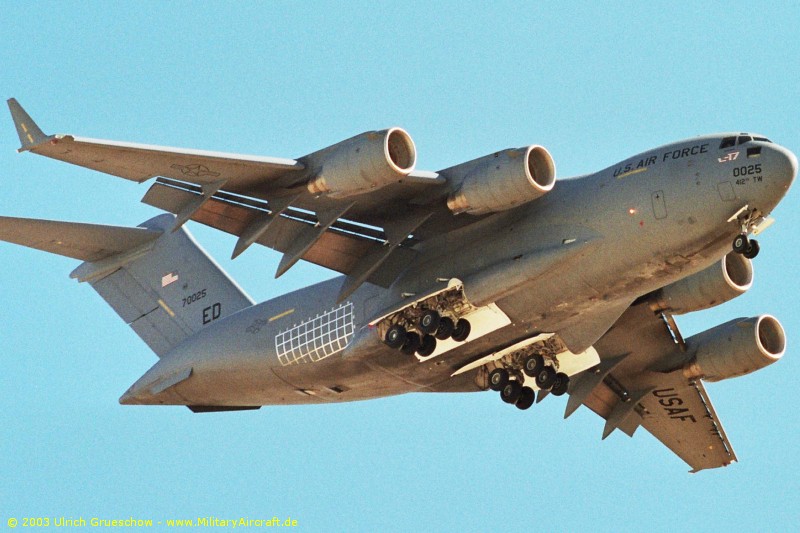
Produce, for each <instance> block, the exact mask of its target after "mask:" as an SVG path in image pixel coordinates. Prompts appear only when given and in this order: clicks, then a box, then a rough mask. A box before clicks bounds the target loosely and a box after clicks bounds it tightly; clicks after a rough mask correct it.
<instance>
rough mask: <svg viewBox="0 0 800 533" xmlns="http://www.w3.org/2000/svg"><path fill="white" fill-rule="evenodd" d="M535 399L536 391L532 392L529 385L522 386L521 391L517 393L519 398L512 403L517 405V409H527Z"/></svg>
mask: <svg viewBox="0 0 800 533" xmlns="http://www.w3.org/2000/svg"><path fill="white" fill-rule="evenodd" d="M535 399H536V393H535V392H533V389H532V388H530V387H522V391H521V392H520V394H519V398H517V401H516V403H515V404H514V405H516V406H517V409H520V410H522V411H524V410H525V409H529V408H530V406H531V405H533V401H534V400H535Z"/></svg>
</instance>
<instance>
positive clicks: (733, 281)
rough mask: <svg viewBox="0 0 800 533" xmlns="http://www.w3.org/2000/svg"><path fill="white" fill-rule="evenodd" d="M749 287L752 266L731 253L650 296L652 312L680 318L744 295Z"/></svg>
mask: <svg viewBox="0 0 800 533" xmlns="http://www.w3.org/2000/svg"><path fill="white" fill-rule="evenodd" d="M752 284H753V263H752V262H751V261H750V260H749V259H747V258H746V257H744V256H743V255H740V254H737V253H734V252H731V253H729V254H728V255H726V256H725V257H723V258H722V259H721V260H720V261H719V262H717V263H714V264H713V265H711V266H710V267H708V268H706V269H705V270H701V271H700V272H697V273H696V274H692V275H691V276H688V277H686V278H683V279H681V280H678V281H676V282H675V283H672V284H670V285H667V286H666V287H664V288H662V289H659V290H657V291H656V292H654V293H653V296H652V300H651V306H652V307H653V310H654V311H669V312H670V313H672V314H674V315H682V314H685V313H690V312H692V311H701V310H703V309H708V308H710V307H714V306H715V305H719V304H722V303H725V302H727V301H728V300H732V299H733V298H736V297H737V296H739V295H741V294H744V293H745V291H747V290H748V289H749V288H750V286H751V285H752Z"/></svg>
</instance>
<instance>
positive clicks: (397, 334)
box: [383, 324, 408, 350]
mask: <svg viewBox="0 0 800 533" xmlns="http://www.w3.org/2000/svg"><path fill="white" fill-rule="evenodd" d="M407 337H408V332H407V331H406V328H404V327H403V326H401V325H400V324H395V325H394V326H392V327H390V328H389V329H387V330H386V335H384V336H383V342H384V344H386V346H388V347H389V348H393V349H395V350H396V349H398V348H402V347H403V344H405V343H406V339H407Z"/></svg>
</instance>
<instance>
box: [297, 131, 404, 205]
mask: <svg viewBox="0 0 800 533" xmlns="http://www.w3.org/2000/svg"><path fill="white" fill-rule="evenodd" d="M306 161H307V162H308V164H309V167H311V168H312V169H313V170H314V171H315V176H314V177H313V178H312V179H311V180H310V181H309V182H308V191H309V192H310V193H312V194H326V195H328V196H331V197H333V198H344V197H347V196H353V195H356V194H363V193H365V192H369V191H371V190H374V189H378V188H380V187H384V186H386V185H389V184H390V183H394V182H397V181H400V180H402V179H403V178H404V177H405V176H407V175H408V174H409V173H410V172H411V171H412V170H414V165H415V164H416V162H417V150H416V148H415V147H414V141H412V140H411V137H410V136H409V135H408V133H406V132H405V130H402V129H400V128H391V129H388V130H382V131H368V132H366V133H362V134H361V135H356V136H355V137H352V138H350V139H347V140H345V141H342V142H340V143H337V144H334V145H333V146H330V147H328V148H325V149H323V150H320V151H319V152H315V153H313V154H311V155H309V156H307V157H306Z"/></svg>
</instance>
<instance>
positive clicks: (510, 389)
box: [500, 380, 522, 403]
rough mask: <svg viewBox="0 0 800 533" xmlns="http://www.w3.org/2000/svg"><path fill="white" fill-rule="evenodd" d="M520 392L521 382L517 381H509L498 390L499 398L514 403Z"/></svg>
mask: <svg viewBox="0 0 800 533" xmlns="http://www.w3.org/2000/svg"><path fill="white" fill-rule="evenodd" d="M521 393H522V384H521V383H520V382H519V381H516V380H514V381H509V382H508V383H506V386H505V387H503V390H501V391H500V399H501V400H503V401H504V402H506V403H516V402H517V400H518V399H519V395H520V394H521Z"/></svg>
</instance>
